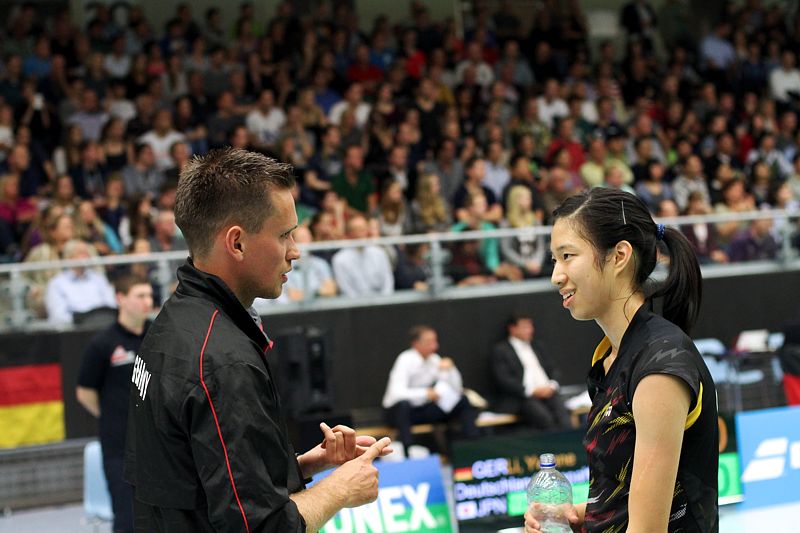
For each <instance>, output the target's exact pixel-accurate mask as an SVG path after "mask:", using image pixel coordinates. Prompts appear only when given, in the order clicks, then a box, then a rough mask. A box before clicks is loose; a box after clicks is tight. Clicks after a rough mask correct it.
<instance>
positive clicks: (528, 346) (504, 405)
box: [489, 315, 571, 430]
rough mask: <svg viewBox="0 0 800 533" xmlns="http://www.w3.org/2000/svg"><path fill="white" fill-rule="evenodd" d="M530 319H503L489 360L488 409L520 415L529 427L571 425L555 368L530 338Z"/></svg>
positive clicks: (532, 333)
mask: <svg viewBox="0 0 800 533" xmlns="http://www.w3.org/2000/svg"><path fill="white" fill-rule="evenodd" d="M534 332H535V329H534V326H533V319H532V318H531V317H529V316H526V315H514V316H512V317H511V318H509V319H508V321H507V322H506V334H507V335H508V336H507V337H506V338H505V339H504V340H502V341H500V342H499V343H497V344H495V346H494V348H492V354H491V357H490V360H489V367H490V369H491V373H492V378H493V381H494V386H495V391H496V395H495V399H494V403H493V404H492V409H493V410H495V411H497V412H499V413H510V414H514V415H518V416H520V418H522V419H523V420H524V421H525V423H526V424H528V425H529V426H530V427H532V428H536V429H542V430H557V429H567V428H569V427H571V423H570V418H569V413H568V412H567V409H566V408H565V407H564V404H563V403H562V402H561V400H560V399H559V397H558V389H559V384H558V381H556V380H555V379H553V378H554V377H556V376H557V374H558V373H557V369H556V368H555V367H554V366H553V364H552V363H553V362H552V361H551V360H549V359H547V358H546V357H545V352H544V351H543V350H542V347H541V346H540V344H539V343H538V342H535V341H534Z"/></svg>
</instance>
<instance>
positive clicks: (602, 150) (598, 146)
mask: <svg viewBox="0 0 800 533" xmlns="http://www.w3.org/2000/svg"><path fill="white" fill-rule="evenodd" d="M605 170H606V142H605V140H603V139H602V138H601V137H595V138H593V139H592V140H591V141H589V151H588V158H587V159H586V161H585V162H584V163H583V164H582V165H581V167H580V169H579V170H578V173H579V174H580V176H581V179H582V180H583V182H584V183H585V184H586V186H587V187H590V188H591V187H598V186H599V185H600V184H601V183H603V179H604V177H605Z"/></svg>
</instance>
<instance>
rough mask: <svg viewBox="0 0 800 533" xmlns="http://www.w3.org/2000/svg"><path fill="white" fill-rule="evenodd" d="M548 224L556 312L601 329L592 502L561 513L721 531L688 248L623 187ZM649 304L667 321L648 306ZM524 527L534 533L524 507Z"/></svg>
mask: <svg viewBox="0 0 800 533" xmlns="http://www.w3.org/2000/svg"><path fill="white" fill-rule="evenodd" d="M554 217H555V220H556V222H555V225H554V226H553V232H552V239H551V251H552V254H553V261H554V270H553V275H552V281H553V283H554V284H555V285H557V286H558V288H559V292H560V294H561V296H562V300H563V301H562V305H563V306H564V307H565V308H567V309H569V311H570V313H571V314H572V316H573V318H575V319H576V320H594V321H595V322H597V324H598V325H599V326H600V327H601V328H602V330H603V333H604V334H605V336H604V337H603V339H602V341H600V343H599V345H598V346H597V349H596V350H595V353H594V357H593V358H592V367H591V370H590V372H589V378H588V386H589V394H590V396H591V398H592V409H591V411H590V413H589V419H588V423H589V428H588V430H587V433H586V437H585V439H584V446H585V448H586V451H587V453H588V458H589V469H590V476H591V480H590V486H589V497H588V501H587V503H585V504H581V505H579V506H577V507H574V508H573V507H570V508H569V509H568V510H566V512H567V515H568V517H569V520H570V523H571V524H572V527H573V529H574V530H576V531H587V532H595V531H596V532H601V531H603V532H606V531H608V532H617V531H630V532H639V531H676V532H677V531H682V532H685V533H689V532H716V531H718V529H719V515H718V508H717V498H718V496H717V469H718V462H719V450H718V440H719V435H718V429H717V428H718V426H717V407H716V391H715V388H714V382H713V381H712V379H711V375H710V374H709V372H708V369H707V368H706V366H705V364H704V362H703V359H702V358H701V357H700V354H699V353H698V352H697V349H696V348H695V347H694V344H693V343H692V341H691V339H690V338H689V336H688V331H689V328H690V327H691V325H692V324H693V323H694V321H695V319H696V318H697V313H698V310H699V307H700V299H701V282H702V280H701V276H700V268H699V266H698V263H697V259H696V257H695V255H694V252H693V251H692V249H691V246H690V245H689V243H688V241H687V240H686V239H685V237H683V235H682V234H681V233H680V232H679V231H677V230H675V229H672V228H665V227H664V226H663V225H661V224H655V223H654V222H653V220H652V218H651V216H650V214H649V212H648V211H647V208H646V207H645V206H644V204H643V203H642V202H641V200H640V199H639V198H637V197H635V196H633V195H631V194H628V193H626V192H622V191H618V190H612V189H602V188H597V189H592V190H591V191H589V192H585V193H582V194H579V195H577V196H573V197H571V198H569V199H567V200H565V201H564V203H563V204H562V205H561V206H560V207H559V208H558V209H556V210H555V212H554ZM659 252H662V253H663V254H664V257H666V258H668V262H669V274H668V276H667V279H666V281H665V282H664V283H663V285H662V286H661V287H660V288H659V289H658V290H657V291H656V292H655V293H654V294H652V295H651V294H648V293H646V288H645V282H646V281H647V279H648V277H649V276H650V274H651V273H652V272H653V269H654V268H655V266H656V262H657V258H658V254H659ZM655 297H663V317H662V316H659V315H656V314H654V313H652V312H651V311H650V306H651V305H650V300H651V298H655ZM525 531H526V533H535V532H538V531H539V524H538V522H537V521H536V520H535V519H534V518H533V516H532V514H531V513H530V512H529V513H527V514H526V515H525Z"/></svg>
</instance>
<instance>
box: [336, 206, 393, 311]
mask: <svg viewBox="0 0 800 533" xmlns="http://www.w3.org/2000/svg"><path fill="white" fill-rule="evenodd" d="M368 236H369V223H368V221H367V219H366V217H364V215H361V214H354V215H352V216H351V217H350V219H349V220H348V221H347V238H348V239H366V238H367V237H368ZM332 263H333V274H334V279H335V280H336V284H337V285H338V286H339V290H340V291H341V293H342V294H343V295H344V296H348V297H368V296H373V295H381V294H391V293H392V292H394V275H393V274H392V265H391V263H390V262H389V257H388V255H386V252H385V251H384V250H383V248H381V247H380V246H375V245H372V244H364V245H363V246H359V247H356V248H343V249H341V250H339V251H338V252H336V254H334V256H333V260H332Z"/></svg>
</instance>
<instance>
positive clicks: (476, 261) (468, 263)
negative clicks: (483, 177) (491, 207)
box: [449, 191, 522, 285]
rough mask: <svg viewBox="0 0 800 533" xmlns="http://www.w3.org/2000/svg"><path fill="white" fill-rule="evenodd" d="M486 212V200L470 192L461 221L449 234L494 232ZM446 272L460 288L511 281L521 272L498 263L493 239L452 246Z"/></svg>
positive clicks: (498, 256) (496, 245)
mask: <svg viewBox="0 0 800 533" xmlns="http://www.w3.org/2000/svg"><path fill="white" fill-rule="evenodd" d="M487 213H488V206H487V204H486V197H485V196H484V195H483V193H482V192H480V191H478V192H476V193H473V194H471V195H470V196H469V198H468V200H467V204H466V216H465V218H464V220H462V221H460V222H456V223H455V224H454V225H453V227H452V228H451V231H454V232H461V231H486V230H492V229H495V225H494V224H493V223H492V222H490V221H489V220H488V219H487ZM449 272H450V275H452V276H453V279H454V280H455V281H456V282H457V283H459V284H460V285H474V284H481V283H486V282H491V281H493V280H494V279H495V278H503V279H507V280H512V281H515V280H520V279H522V271H521V270H520V269H519V268H518V267H516V266H514V265H512V264H510V263H504V262H502V261H501V260H500V245H499V242H498V239H497V238H494V237H490V238H488V239H482V240H480V241H456V242H455V243H453V259H452V261H451V264H450V266H449Z"/></svg>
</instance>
